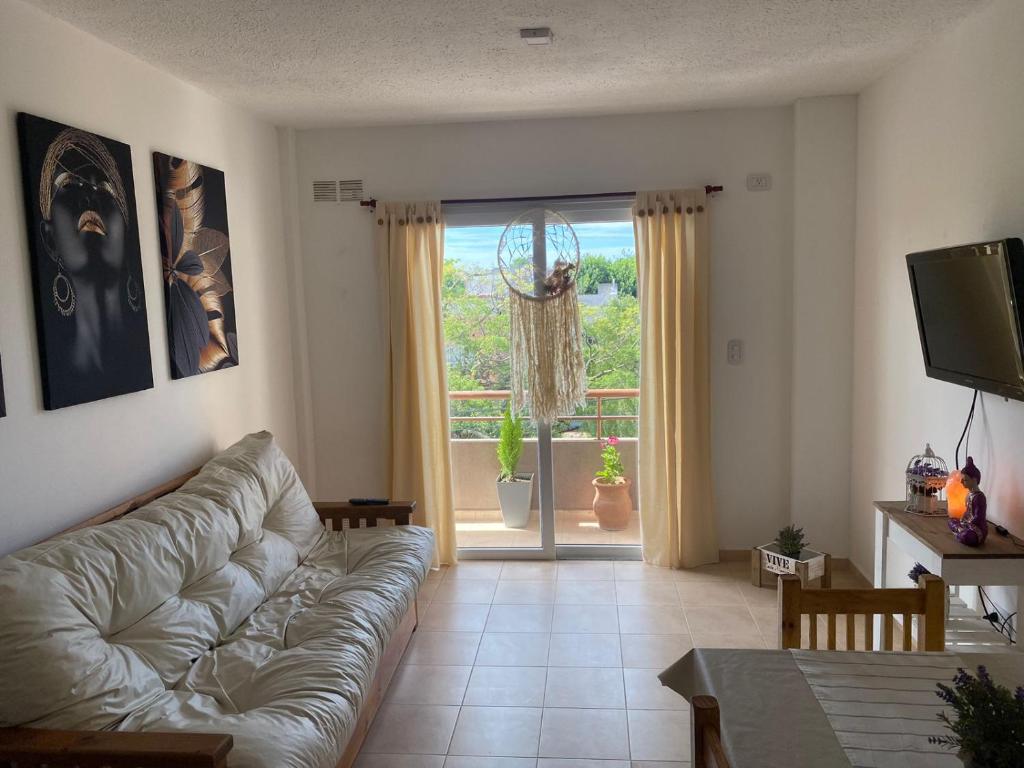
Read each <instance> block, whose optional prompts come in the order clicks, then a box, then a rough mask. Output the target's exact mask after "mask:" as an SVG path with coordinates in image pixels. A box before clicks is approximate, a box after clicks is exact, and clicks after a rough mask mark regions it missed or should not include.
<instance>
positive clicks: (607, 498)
mask: <svg viewBox="0 0 1024 768" xmlns="http://www.w3.org/2000/svg"><path fill="white" fill-rule="evenodd" d="M618 444H619V438H617V437H609V438H608V439H607V440H606V441H604V449H603V450H602V451H601V464H602V467H601V469H600V470H598V471H597V472H595V473H594V480H593V483H592V484H593V486H594V515H595V516H596V517H597V524H598V525H599V526H600V527H601V530H603V531H621V530H622V529H623V528H625V527H626V526H627V525H629V514H630V512H632V511H633V502H632V500H631V499H630V497H629V485H630V483H629V478H628V477H626V468H625V467H624V466H622V457H621V456H620V455H619V449H618V448H616V447H615V446H617V445H618Z"/></svg>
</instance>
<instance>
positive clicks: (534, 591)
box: [494, 579, 555, 605]
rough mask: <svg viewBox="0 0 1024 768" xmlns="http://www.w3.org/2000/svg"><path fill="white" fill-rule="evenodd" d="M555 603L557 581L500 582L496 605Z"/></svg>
mask: <svg viewBox="0 0 1024 768" xmlns="http://www.w3.org/2000/svg"><path fill="white" fill-rule="evenodd" d="M554 602H555V581H554V580H550V581H526V580H525V579H524V580H515V579H512V580H509V581H499V582H498V588H497V590H496V591H495V593H494V604H495V605H551V604H552V603H554Z"/></svg>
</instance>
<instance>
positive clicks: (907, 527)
mask: <svg viewBox="0 0 1024 768" xmlns="http://www.w3.org/2000/svg"><path fill="white" fill-rule="evenodd" d="M905 506H906V504H905V503H904V502H902V501H876V502H875V574H874V585H875V587H877V588H884V587H885V586H886V583H885V582H886V576H887V573H886V569H887V563H886V561H887V559H888V558H887V555H888V553H889V546H890V545H892V546H894V547H896V548H897V549H900V550H902V551H904V552H906V553H907V554H908V555H910V556H911V557H912V558H914V560H916V561H917V562H919V563H921V565H923V566H924V567H925V568H927V569H928V570H929V571H931V572H932V573H934V574H935V575H936V576H941V577H942V578H943V580H944V581H945V582H946V584H947V585H951V586H986V587H987V586H1012V587H1017V620H1016V624H1015V626H1016V627H1017V631H1018V632H1019V631H1020V627H1021V626H1022V621H1021V617H1022V616H1024V547H1021V546H1018V545H1017V544H1016V543H1014V541H1013V539H1011V538H1010V537H1008V536H1000V535H999V534H998V533H996V530H995V527H994V526H993V525H992V523H991V522H990V523H989V524H988V526H989V533H988V538H987V539H986V540H985V543H984V544H982V545H981V546H980V547H968V546H965V545H964V544H961V543H960V542H958V541H957V540H956V539H955V538H953V534H952V533H951V532H950V530H949V524H948V522H947V518H946V516H945V515H935V516H929V515H915V514H913V513H911V512H907V511H906V510H905V509H904V508H905ZM881 639H882V632H881V617H878V616H876V617H875V644H876V645H875V647H876V648H878V647H879V645H878V644H879V643H880V642H881Z"/></svg>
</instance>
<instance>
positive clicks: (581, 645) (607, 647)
mask: <svg viewBox="0 0 1024 768" xmlns="http://www.w3.org/2000/svg"><path fill="white" fill-rule="evenodd" d="M548 666H552V667H621V666H622V646H621V643H620V642H619V636H618V634H614V635H596V634H589V635H586V634H553V635H551V650H550V651H549V652H548Z"/></svg>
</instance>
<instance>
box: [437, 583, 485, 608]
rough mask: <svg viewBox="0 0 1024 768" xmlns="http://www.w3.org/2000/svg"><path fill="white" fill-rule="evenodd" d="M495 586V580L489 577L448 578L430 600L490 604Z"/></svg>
mask: <svg viewBox="0 0 1024 768" xmlns="http://www.w3.org/2000/svg"><path fill="white" fill-rule="evenodd" d="M497 586H498V582H497V580H491V579H450V580H447V581H445V582H444V583H443V584H441V586H440V587H438V588H437V591H436V592H434V597H433V599H432V600H431V602H434V603H479V604H483V605H490V603H491V600H492V599H493V597H494V589H495V587H497Z"/></svg>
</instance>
